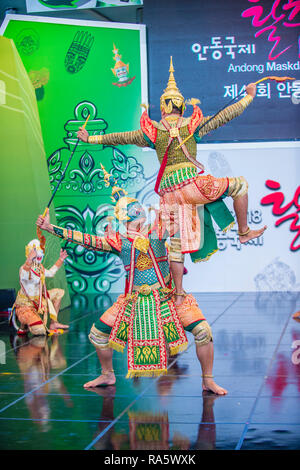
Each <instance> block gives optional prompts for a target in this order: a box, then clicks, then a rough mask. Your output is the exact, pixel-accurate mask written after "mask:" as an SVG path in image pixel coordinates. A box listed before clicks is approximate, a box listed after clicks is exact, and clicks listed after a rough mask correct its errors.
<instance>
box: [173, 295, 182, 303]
mask: <svg viewBox="0 0 300 470" xmlns="http://www.w3.org/2000/svg"><path fill="white" fill-rule="evenodd" d="M173 300H174V304H175V305H181V304H182V303H183V301H184V296H183V295H176V294H174V298H173Z"/></svg>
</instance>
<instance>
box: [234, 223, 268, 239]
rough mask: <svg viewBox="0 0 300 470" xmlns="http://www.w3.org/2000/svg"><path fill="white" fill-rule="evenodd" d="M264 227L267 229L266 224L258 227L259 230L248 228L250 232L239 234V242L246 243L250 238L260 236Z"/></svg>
mask: <svg viewBox="0 0 300 470" xmlns="http://www.w3.org/2000/svg"><path fill="white" fill-rule="evenodd" d="M266 229H267V226H266V225H265V226H264V227H263V228H260V229H259V230H250V232H249V233H247V235H239V240H240V242H241V243H247V242H248V241H249V240H252V239H253V238H258V237H260V236H261V235H262V234H263V233H264V231H265V230H266Z"/></svg>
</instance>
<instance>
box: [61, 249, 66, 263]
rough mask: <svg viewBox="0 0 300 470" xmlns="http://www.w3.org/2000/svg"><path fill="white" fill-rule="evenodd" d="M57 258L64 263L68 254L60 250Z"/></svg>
mask: <svg viewBox="0 0 300 470" xmlns="http://www.w3.org/2000/svg"><path fill="white" fill-rule="evenodd" d="M59 257H60V259H61V260H62V261H64V260H65V259H66V258H67V257H68V253H67V252H66V250H63V249H61V250H60V255H59Z"/></svg>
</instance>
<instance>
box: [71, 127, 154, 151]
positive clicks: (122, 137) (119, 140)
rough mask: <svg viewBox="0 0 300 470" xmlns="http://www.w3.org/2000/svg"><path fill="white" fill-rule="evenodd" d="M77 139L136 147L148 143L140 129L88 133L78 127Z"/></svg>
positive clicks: (92, 142) (147, 145)
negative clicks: (108, 132) (99, 133)
mask: <svg viewBox="0 0 300 470" xmlns="http://www.w3.org/2000/svg"><path fill="white" fill-rule="evenodd" d="M77 137H78V139H80V140H82V141H83V142H88V143H90V144H102V145H137V146H138V147H149V143H148V142H147V140H146V139H145V137H144V134H143V131H142V129H139V130H138V131H129V132H114V133H112V134H101V135H91V136H90V135H89V133H88V132H87V131H86V130H85V129H83V128H82V127H80V128H79V131H78V132H77Z"/></svg>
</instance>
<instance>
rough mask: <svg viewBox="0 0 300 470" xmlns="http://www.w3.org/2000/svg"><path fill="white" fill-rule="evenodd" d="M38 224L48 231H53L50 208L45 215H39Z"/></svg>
mask: <svg viewBox="0 0 300 470" xmlns="http://www.w3.org/2000/svg"><path fill="white" fill-rule="evenodd" d="M36 225H37V226H38V227H39V228H40V229H42V230H46V232H53V227H52V224H50V214H49V209H47V212H46V215H45V217H43V216H42V215H39V216H38V218H37V221H36Z"/></svg>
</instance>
